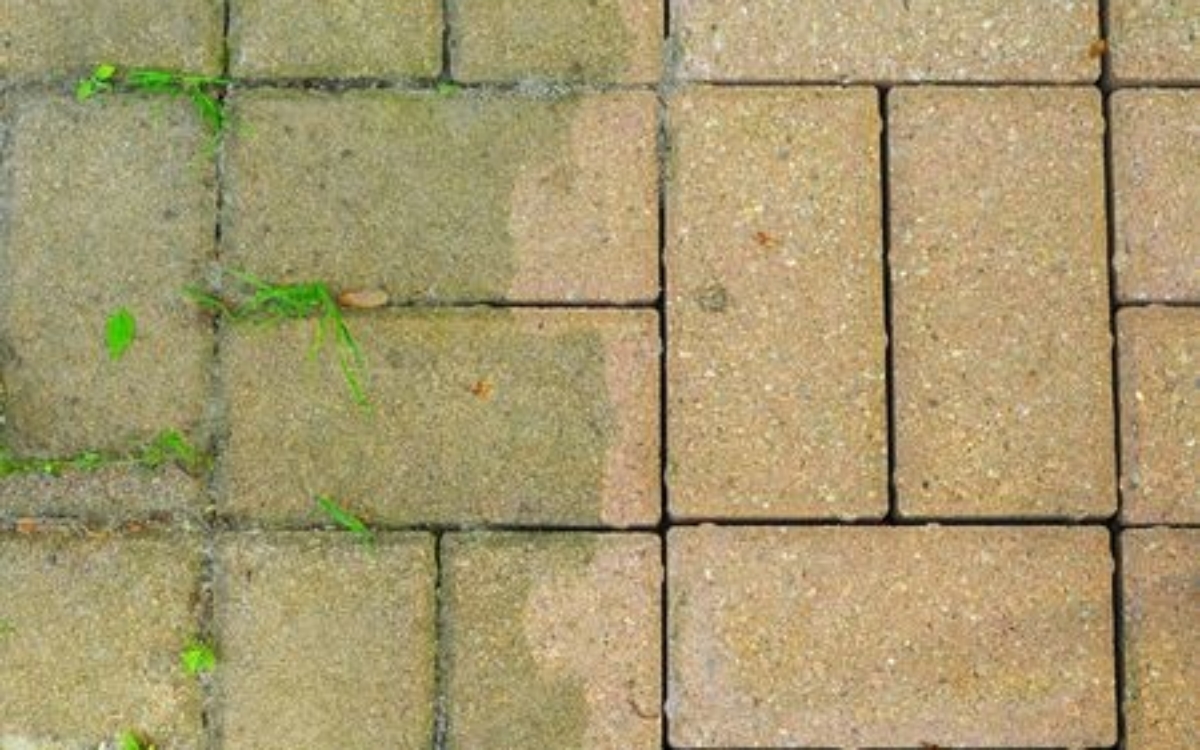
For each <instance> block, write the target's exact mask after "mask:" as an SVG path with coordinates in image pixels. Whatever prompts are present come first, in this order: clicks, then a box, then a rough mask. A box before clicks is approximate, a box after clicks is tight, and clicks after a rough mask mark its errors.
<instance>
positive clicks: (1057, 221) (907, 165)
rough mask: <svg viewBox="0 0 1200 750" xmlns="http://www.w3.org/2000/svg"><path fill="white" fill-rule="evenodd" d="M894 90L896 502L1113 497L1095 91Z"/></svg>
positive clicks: (1053, 504) (1039, 512) (932, 507)
mask: <svg viewBox="0 0 1200 750" xmlns="http://www.w3.org/2000/svg"><path fill="white" fill-rule="evenodd" d="M888 108H889V126H890V132H889V136H888V138H889V141H888V142H889V146H890V173H889V179H890V184H891V274H892V332H893V336H894V344H895V354H894V365H895V372H894V382H893V385H894V393H895V419H896V421H895V425H894V430H895V443H896V466H895V481H896V488H897V492H898V496H899V510H900V512H901V513H902V514H904V515H907V516H966V517H988V516H1001V517H1014V516H1025V517H1036V516H1065V517H1079V516H1106V515H1109V514H1111V513H1112V512H1113V511H1114V509H1115V507H1116V469H1115V466H1114V459H1113V454H1114V450H1113V434H1114V433H1113V429H1114V427H1113V421H1114V419H1113V413H1112V393H1111V366H1110V365H1111V341H1110V338H1111V337H1110V333H1109V308H1108V269H1107V259H1106V241H1105V218H1104V162H1103V153H1102V151H1103V149H1102V134H1103V128H1104V122H1103V120H1102V118H1101V111H1100V98H1099V97H1098V96H1097V95H1096V93H1095V92H1093V91H1084V90H1071V89H950V88H938V89H932V88H926V89H899V90H896V91H893V92H892V94H891V96H890V97H889V100H888Z"/></svg>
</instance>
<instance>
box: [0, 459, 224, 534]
mask: <svg viewBox="0 0 1200 750" xmlns="http://www.w3.org/2000/svg"><path fill="white" fill-rule="evenodd" d="M203 502H204V493H203V487H202V486H201V482H200V480H199V479H197V478H195V477H191V476H188V475H187V474H186V473H184V472H183V471H182V470H181V469H179V468H176V467H174V466H165V467H162V468H160V469H158V470H155V471H151V470H149V469H145V468H142V467H128V466H114V467H108V468H104V469H100V470H98V471H68V472H64V473H63V474H62V475H61V476H46V475H42V474H23V475H16V476H8V477H4V478H3V479H0V517H4V516H9V517H37V516H53V517H73V518H77V519H82V520H85V521H88V522H93V523H101V524H103V523H109V522H114V521H124V520H130V519H144V518H153V519H164V518H171V517H179V518H180V520H183V519H184V518H190V519H191V520H195V519H196V517H197V516H198V515H199V513H200V511H201V509H202V507H203Z"/></svg>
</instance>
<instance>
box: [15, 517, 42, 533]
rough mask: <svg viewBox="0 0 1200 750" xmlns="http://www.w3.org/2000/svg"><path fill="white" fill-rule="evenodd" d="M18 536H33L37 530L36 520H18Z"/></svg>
mask: <svg viewBox="0 0 1200 750" xmlns="http://www.w3.org/2000/svg"><path fill="white" fill-rule="evenodd" d="M16 530H17V533H18V534H35V533H37V530H38V522H37V519H36V518H18V519H17V523H16Z"/></svg>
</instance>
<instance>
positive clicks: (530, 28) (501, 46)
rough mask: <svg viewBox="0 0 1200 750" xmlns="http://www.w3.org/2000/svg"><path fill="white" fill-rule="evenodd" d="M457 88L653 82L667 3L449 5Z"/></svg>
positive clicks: (458, 0) (590, 0) (490, 1)
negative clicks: (480, 83) (533, 83)
mask: <svg viewBox="0 0 1200 750" xmlns="http://www.w3.org/2000/svg"><path fill="white" fill-rule="evenodd" d="M449 7H450V60H451V67H452V72H453V75H454V78H455V79H456V80H460V81H472V82H474V81H525V80H551V81H587V82H593V83H604V82H619V83H654V82H655V81H657V80H658V77H659V72H660V70H661V69H662V36H663V34H662V31H663V29H662V26H663V8H662V0H532V1H531V0H451V1H450V3H449Z"/></svg>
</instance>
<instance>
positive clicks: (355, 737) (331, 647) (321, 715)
mask: <svg viewBox="0 0 1200 750" xmlns="http://www.w3.org/2000/svg"><path fill="white" fill-rule="evenodd" d="M216 576H217V582H216V588H215V605H214V606H215V629H216V636H217V646H218V649H219V658H220V661H219V666H218V671H217V673H216V678H217V701H216V706H217V712H216V715H217V717H218V721H219V728H220V733H221V736H222V737H223V738H224V746H225V747H229V748H231V750H237V749H239V748H255V750H276V749H278V750H285V749H286V750H293V748H300V747H313V748H317V747H329V748H332V747H338V748H381V747H388V748H401V749H407V748H427V747H429V742H430V738H431V737H432V736H433V716H434V703H435V700H434V662H435V652H436V646H435V642H434V628H435V626H434V623H435V619H436V615H435V612H434V607H435V604H434V599H435V597H434V591H435V583H436V571H435V560H434V543H433V537H432V536H430V535H427V534H382V535H380V536H379V538H378V540H377V542H376V543H375V544H374V545H373V546H371V547H365V546H363V545H361V544H357V543H356V542H355V541H354V540H353V538H352V537H351V536H350V535H348V534H336V535H335V534H311V533H309V534H273V535H259V534H238V535H226V536H222V537H221V538H220V539H219V540H218V548H217V571H216Z"/></svg>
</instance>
